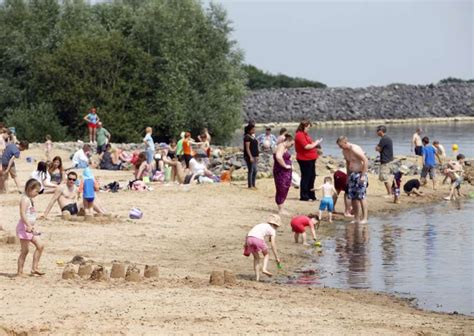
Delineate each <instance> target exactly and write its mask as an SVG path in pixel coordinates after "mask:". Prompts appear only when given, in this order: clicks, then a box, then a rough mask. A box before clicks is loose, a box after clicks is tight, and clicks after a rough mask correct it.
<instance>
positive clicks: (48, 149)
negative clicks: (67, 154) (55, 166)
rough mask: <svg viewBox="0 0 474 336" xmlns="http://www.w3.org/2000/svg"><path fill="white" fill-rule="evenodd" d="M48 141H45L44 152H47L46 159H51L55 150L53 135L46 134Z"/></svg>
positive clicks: (48, 160)
mask: <svg viewBox="0 0 474 336" xmlns="http://www.w3.org/2000/svg"><path fill="white" fill-rule="evenodd" d="M45 138H46V142H45V143H44V152H45V154H46V161H47V162H50V161H51V153H52V151H53V141H51V135H49V134H48V135H46V137H45Z"/></svg>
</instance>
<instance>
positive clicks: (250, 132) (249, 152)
mask: <svg viewBox="0 0 474 336" xmlns="http://www.w3.org/2000/svg"><path fill="white" fill-rule="evenodd" d="M258 155H259V151H258V141H257V139H256V138H255V125H253V124H249V125H247V126H246V127H245V135H244V159H245V163H247V169H248V172H247V185H248V188H249V189H253V190H255V189H257V187H256V186H255V184H256V181H257V164H258Z"/></svg>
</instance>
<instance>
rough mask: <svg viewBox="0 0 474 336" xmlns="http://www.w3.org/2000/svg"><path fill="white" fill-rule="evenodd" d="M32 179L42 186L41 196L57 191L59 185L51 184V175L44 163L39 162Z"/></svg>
mask: <svg viewBox="0 0 474 336" xmlns="http://www.w3.org/2000/svg"><path fill="white" fill-rule="evenodd" d="M31 178H34V179H35V180H37V181H38V182H39V183H40V184H41V189H40V192H39V193H40V194H50V193H54V192H55V191H56V188H57V187H58V185H57V184H54V183H52V182H51V175H49V172H48V165H47V164H46V162H44V161H40V162H38V166H37V168H36V170H35V171H34V172H32V173H31Z"/></svg>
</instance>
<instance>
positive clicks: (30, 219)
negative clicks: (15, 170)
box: [16, 179, 44, 276]
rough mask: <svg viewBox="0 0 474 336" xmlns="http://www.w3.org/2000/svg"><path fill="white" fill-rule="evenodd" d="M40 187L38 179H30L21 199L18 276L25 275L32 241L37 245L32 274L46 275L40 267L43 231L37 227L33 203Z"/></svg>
mask: <svg viewBox="0 0 474 336" xmlns="http://www.w3.org/2000/svg"><path fill="white" fill-rule="evenodd" d="M40 189H41V184H40V183H39V182H38V181H37V180H35V179H29V180H28V181H27V182H26V185H25V193H24V194H23V196H22V197H21V200H20V220H19V221H18V224H17V226H16V235H17V237H18V238H19V239H20V245H21V252H20V256H19V257H18V271H17V275H18V276H23V266H24V265H25V260H26V256H27V255H28V252H29V245H30V243H32V244H33V245H34V246H35V247H36V250H35V253H34V254H33V266H32V267H31V274H32V275H44V273H43V272H41V271H40V270H39V269H38V264H39V260H40V258H41V254H42V253H43V249H44V245H43V244H42V243H41V241H40V239H39V236H40V234H41V233H39V232H38V231H37V229H36V228H35V222H36V211H35V207H34V204H33V198H35V197H36V196H38V194H39V192H40Z"/></svg>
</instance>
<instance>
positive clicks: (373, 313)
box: [0, 150, 474, 335]
mask: <svg viewBox="0 0 474 336" xmlns="http://www.w3.org/2000/svg"><path fill="white" fill-rule="evenodd" d="M55 154H60V155H61V156H62V157H63V158H66V157H69V154H67V153H64V152H62V153H61V152H60V153H55ZM41 155H42V154H41V151H40V150H35V151H28V152H26V153H23V154H22V157H23V159H21V160H19V162H18V164H17V168H18V171H19V172H20V177H21V180H22V182H23V183H24V182H25V181H26V179H27V177H28V175H29V174H30V173H31V171H32V170H33V169H34V166H35V165H34V164H29V163H27V162H26V160H25V159H24V158H25V157H26V156H33V157H35V158H40V157H41ZM68 165H69V161H68V160H66V166H68ZM318 171H319V174H320V175H321V176H324V175H325V174H326V171H325V170H324V169H322V168H320V169H319V170H318ZM94 173H95V175H96V176H97V177H98V178H99V179H100V180H101V181H102V182H103V183H109V182H112V181H114V180H117V181H119V182H121V184H123V185H125V182H126V181H127V180H128V179H130V177H131V172H108V171H94ZM320 179H321V177H318V182H319V181H320ZM10 182H11V181H10ZM122 182H124V183H122ZM370 184H371V187H370V194H369V202H370V206H371V215H375V214H381V213H387V214H389V213H390V212H392V211H400V210H403V209H406V208H409V207H413V206H418V205H422V204H423V203H426V202H431V201H441V197H442V196H444V195H446V193H447V188H448V187H447V186H443V187H440V190H439V191H437V192H436V193H434V192H432V191H430V190H429V189H425V190H426V191H427V193H428V195H427V197H425V198H411V199H410V203H407V198H406V197H402V204H400V205H394V204H392V203H390V200H387V199H384V198H383V197H382V195H383V189H382V188H383V186H382V185H381V184H380V183H378V181H377V179H376V177H375V176H370ZM257 186H258V188H259V189H258V190H257V191H249V190H247V189H246V188H245V182H237V183H232V184H214V185H197V186H193V187H191V188H183V187H180V186H176V185H169V186H165V185H159V184H154V185H153V191H151V192H143V193H141V192H132V191H122V190H121V191H120V192H118V193H98V195H97V197H98V200H99V201H100V202H101V204H103V205H104V206H105V207H106V209H107V210H108V211H110V212H112V213H113V214H115V215H118V216H119V217H118V218H112V219H108V220H101V221H100V222H99V221H93V222H81V221H75V222H73V221H65V220H62V219H61V218H60V216H59V214H60V213H59V209H58V208H57V207H55V208H53V210H52V213H51V214H50V217H49V219H48V220H45V221H40V222H39V226H40V231H41V232H42V236H41V237H42V240H43V242H44V243H45V245H46V247H45V251H44V254H43V257H42V259H41V262H40V268H41V270H43V271H44V272H46V275H45V276H43V277H29V276H28V277H23V278H17V277H15V276H14V275H15V272H16V260H17V258H18V254H19V244H18V242H17V243H15V244H6V243H0V251H1V252H0V255H1V258H0V267H1V271H0V288H1V294H0V300H1V306H2V308H1V314H0V335H2V334H7V335H15V334H18V333H21V332H24V333H25V334H56V335H64V334H84V335H90V334H128V335H137V334H167V335H168V334H243V333H258V334H278V335H285V334H288V335H289V334H299V333H304V334H316V333H318V334H324V335H341V334H356V335H359V334H370V335H371V334H383V335H445V334H456V335H463V334H469V333H472V330H473V327H474V319H473V318H471V317H466V316H460V315H448V314H441V313H432V312H425V311H421V310H418V309H415V308H413V307H411V306H410V305H409V304H408V302H407V301H404V300H400V299H397V298H394V297H392V296H389V295H385V294H380V293H373V292H370V291H364V290H336V289H322V288H311V287H308V286H291V285H279V284H277V283H275V280H274V279H268V278H266V277H265V278H264V279H263V280H264V281H263V282H260V283H256V282H255V281H253V277H254V275H253V270H252V260H251V259H250V258H246V257H244V256H243V255H242V245H243V241H244V237H245V235H246V233H247V232H248V230H249V229H250V228H251V227H252V226H253V225H254V224H257V223H259V222H261V221H262V220H263V219H264V218H265V217H267V215H268V214H270V213H273V212H275V211H276V206H275V204H274V185H273V180H272V179H263V180H258V181H257ZM10 187H11V189H13V191H12V192H11V193H9V194H6V195H0V218H1V223H0V224H1V225H2V226H3V228H4V230H5V232H3V233H2V232H0V235H7V234H12V233H14V230H15V227H16V223H17V221H18V216H19V215H18V203H19V195H18V194H17V193H15V192H14V189H15V187H14V186H12V183H10ZM463 189H464V191H465V192H466V191H468V190H473V188H472V187H470V186H463ZM50 197H51V196H50V195H40V196H38V197H37V198H36V199H35V206H36V208H37V210H38V211H40V212H42V211H43V210H44V209H45V207H46V205H47V203H48V201H49V199H50ZM297 199H298V190H297V189H291V190H290V194H289V197H288V201H287V207H288V210H289V211H290V212H291V213H293V214H297V213H298V214H299V213H308V212H311V211H313V210H314V208H315V206H316V204H314V203H308V202H299V201H297ZM341 206H342V202H341V203H339V204H338V207H337V210H338V211H341ZM132 207H139V208H140V209H142V211H143V212H144V216H143V218H142V219H140V220H129V219H128V218H127V214H128V211H129V209H130V208H132ZM289 219H290V217H289V216H284V217H283V223H284V224H283V226H282V228H281V229H280V230H279V232H278V238H277V243H278V247H279V251H280V256H281V258H282V263H283V264H284V266H285V270H286V271H288V270H291V269H296V268H297V267H298V266H300V265H304V263H305V262H306V259H305V257H304V249H305V248H304V247H303V246H301V245H298V246H296V245H295V244H294V243H293V236H292V234H291V229H290V228H289V225H288V224H289ZM369 225H370V224H369ZM329 227H330V224H328V223H323V224H322V225H321V228H320V229H319V231H318V234H319V235H321V237H324V235H326V234H328V232H329V231H330V230H328V228H329ZM2 241H3V240H1V239H0V242H2ZM32 250H33V249H31V251H32ZM76 255H80V256H83V257H84V258H85V259H87V260H90V261H91V262H93V263H94V265H102V266H103V267H104V268H105V269H106V271H107V272H109V273H110V270H111V267H112V263H114V262H116V261H120V262H122V263H124V264H127V265H131V264H134V265H136V266H137V267H138V268H139V269H140V270H141V272H142V273H143V270H144V269H145V266H146V265H157V266H158V267H159V278H145V277H143V278H141V279H140V281H139V282H131V281H130V282H129V281H126V280H125V279H123V278H112V279H108V280H107V281H92V280H89V279H88V278H87V277H85V278H81V277H79V276H76V277H74V278H73V279H70V280H63V279H62V272H63V269H64V267H65V264H67V263H68V262H69V261H71V259H72V258H73V257H74V256H76ZM31 257H32V253H30V254H29V255H28V257H27V261H26V264H25V271H29V269H30V267H31ZM225 270H227V271H228V272H229V271H230V272H233V274H235V284H233V282H234V281H233V280H232V281H230V282H228V283H225V282H224V284H223V285H211V284H210V283H209V280H210V275H211V272H212V271H218V272H222V274H224V271H225ZM270 271H272V272H274V273H275V274H277V275H278V272H281V271H279V270H278V269H277V267H276V264H275V262H274V261H273V258H272V261H271V264H270ZM229 278H231V277H229Z"/></svg>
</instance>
